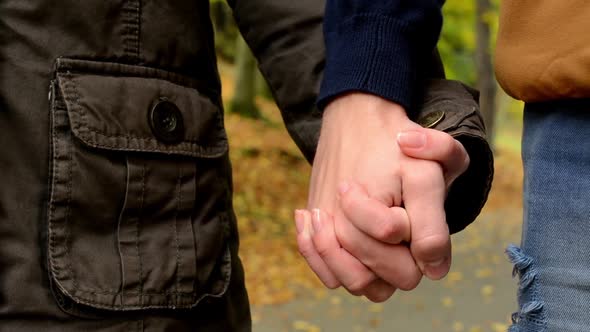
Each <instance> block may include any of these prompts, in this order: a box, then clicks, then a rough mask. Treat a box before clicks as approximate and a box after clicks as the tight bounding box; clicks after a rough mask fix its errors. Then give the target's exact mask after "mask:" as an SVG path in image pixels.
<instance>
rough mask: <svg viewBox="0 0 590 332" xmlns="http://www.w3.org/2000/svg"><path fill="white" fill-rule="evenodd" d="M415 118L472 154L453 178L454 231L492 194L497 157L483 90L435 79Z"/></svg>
mask: <svg viewBox="0 0 590 332" xmlns="http://www.w3.org/2000/svg"><path fill="white" fill-rule="evenodd" d="M427 84H428V85H427V87H426V91H425V95H424V98H423V101H422V104H421V106H420V107H419V108H418V109H417V111H416V112H414V114H413V115H414V117H415V119H413V120H414V121H416V122H417V123H419V124H420V125H422V126H423V127H428V128H433V129H437V130H441V131H444V132H446V133H448V134H450V135H451V136H453V137H454V138H455V139H457V140H458V141H459V142H461V144H463V146H464V147H465V149H466V150H467V153H468V154H469V158H470V160H471V161H470V164H469V168H468V169H467V171H465V173H463V174H462V175H461V176H460V177H459V178H457V179H456V180H455V182H453V184H452V186H451V188H450V190H449V194H448V196H447V200H446V202H445V210H446V217H447V223H448V225H449V229H450V232H451V234H453V233H457V232H459V231H461V230H463V229H464V228H465V227H467V226H468V225H469V224H470V223H472V222H473V221H474V220H475V218H476V217H477V216H478V215H479V213H480V212H481V209H482V208H483V206H484V204H485V202H486V201H487V198H488V193H489V191H490V189H491V185H492V179H493V176H494V157H493V155H492V150H491V148H490V145H489V144H488V142H487V140H486V130H485V125H484V122H483V117H482V116H481V114H480V112H479V103H478V99H479V93H478V92H477V91H476V90H474V89H472V88H470V87H468V86H466V85H464V84H462V83H461V82H458V81H451V80H444V79H432V80H428V81H427Z"/></svg>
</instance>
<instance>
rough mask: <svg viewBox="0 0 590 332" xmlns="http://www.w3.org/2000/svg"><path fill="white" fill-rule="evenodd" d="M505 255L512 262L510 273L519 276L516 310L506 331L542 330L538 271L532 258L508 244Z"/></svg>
mask: <svg viewBox="0 0 590 332" xmlns="http://www.w3.org/2000/svg"><path fill="white" fill-rule="evenodd" d="M506 255H508V258H509V259H510V262H512V264H514V270H513V271H512V275H513V276H516V275H518V277H519V287H518V308H519V309H518V311H517V312H515V313H513V314H512V323H513V324H512V326H510V329H509V330H508V332H533V331H534V332H542V331H544V330H545V328H546V325H547V319H546V316H545V310H544V309H545V308H544V303H543V301H542V300H541V298H540V295H539V290H538V285H537V282H538V272H537V270H536V269H535V265H534V260H533V258H532V257H530V256H528V255H526V254H525V253H524V251H523V250H522V249H521V248H519V247H517V246H515V245H509V246H508V248H506Z"/></svg>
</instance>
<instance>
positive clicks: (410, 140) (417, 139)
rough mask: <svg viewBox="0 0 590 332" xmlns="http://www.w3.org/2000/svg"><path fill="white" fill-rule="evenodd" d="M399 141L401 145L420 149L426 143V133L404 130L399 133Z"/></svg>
mask: <svg viewBox="0 0 590 332" xmlns="http://www.w3.org/2000/svg"><path fill="white" fill-rule="evenodd" d="M397 142H398V143H399V145H401V146H405V147H407V148H412V149H418V148H421V147H423V146H424V145H426V135H424V133H421V132H418V131H404V132H401V133H399V134H397Z"/></svg>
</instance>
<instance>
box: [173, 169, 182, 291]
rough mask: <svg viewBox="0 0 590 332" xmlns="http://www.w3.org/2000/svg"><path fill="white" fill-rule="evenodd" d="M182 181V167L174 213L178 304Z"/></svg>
mask: <svg viewBox="0 0 590 332" xmlns="http://www.w3.org/2000/svg"><path fill="white" fill-rule="evenodd" d="M181 179H182V167H180V166H179V167H178V177H177V179H176V211H175V212H174V241H175V242H176V281H175V285H174V290H175V292H176V298H175V299H174V300H175V301H176V302H178V285H179V283H180V248H179V245H178V212H179V209H180V206H181V205H180V204H181V202H182V192H181V188H180V186H181Z"/></svg>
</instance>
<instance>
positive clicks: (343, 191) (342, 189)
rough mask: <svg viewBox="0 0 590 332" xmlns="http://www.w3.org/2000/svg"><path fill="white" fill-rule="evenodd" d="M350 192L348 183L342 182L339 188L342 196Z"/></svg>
mask: <svg viewBox="0 0 590 332" xmlns="http://www.w3.org/2000/svg"><path fill="white" fill-rule="evenodd" d="M348 190H350V185H349V184H348V182H344V181H343V182H340V185H339V186H338V192H339V193H340V195H344V194H346V193H347V192H348Z"/></svg>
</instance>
